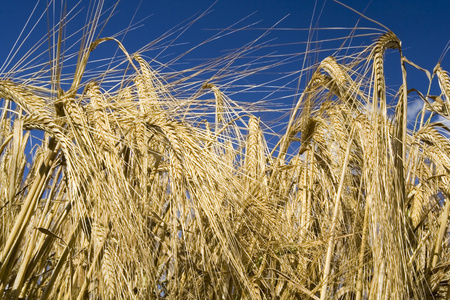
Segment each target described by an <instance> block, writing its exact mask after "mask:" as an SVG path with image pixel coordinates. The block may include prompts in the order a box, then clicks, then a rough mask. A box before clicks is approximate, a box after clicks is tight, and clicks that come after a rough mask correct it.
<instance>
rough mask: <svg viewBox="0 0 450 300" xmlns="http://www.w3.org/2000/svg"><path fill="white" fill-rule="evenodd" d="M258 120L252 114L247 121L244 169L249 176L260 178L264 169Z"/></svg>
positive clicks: (261, 136)
mask: <svg viewBox="0 0 450 300" xmlns="http://www.w3.org/2000/svg"><path fill="white" fill-rule="evenodd" d="M259 122H260V121H259V119H257V118H256V117H254V116H251V117H250V119H249V121H248V135H247V142H246V147H245V149H246V150H245V151H246V153H245V162H244V169H245V170H246V172H247V175H248V176H249V177H250V178H260V177H261V174H262V172H263V171H264V169H263V168H264V164H265V162H264V160H265V155H264V148H263V147H264V145H263V133H262V131H261V127H260V123H259Z"/></svg>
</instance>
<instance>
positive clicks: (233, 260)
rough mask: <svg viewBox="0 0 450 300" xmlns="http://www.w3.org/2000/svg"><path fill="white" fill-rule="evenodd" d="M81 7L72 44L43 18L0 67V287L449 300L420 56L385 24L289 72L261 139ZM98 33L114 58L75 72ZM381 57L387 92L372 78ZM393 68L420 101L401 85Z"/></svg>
mask: <svg viewBox="0 0 450 300" xmlns="http://www.w3.org/2000/svg"><path fill="white" fill-rule="evenodd" d="M100 12H101V7H100V6H99V7H97V10H96V13H95V14H93V15H92V16H91V19H89V20H88V22H87V23H86V26H85V28H84V30H83V33H82V34H83V37H82V38H81V39H80V40H79V41H78V44H77V45H78V46H77V47H78V48H79V49H80V50H79V51H78V50H77V51H76V52H75V54H70V53H69V52H67V53H66V52H65V50H64V48H63V47H62V46H61V45H62V44H63V42H64V39H65V37H64V34H63V32H64V27H65V26H66V21H67V20H66V19H65V18H63V19H61V20H60V22H59V23H58V24H57V25H56V27H55V28H53V29H51V30H52V34H54V35H55V36H56V37H57V39H55V40H56V41H55V43H54V45H53V46H52V47H50V48H49V49H48V51H49V52H50V53H53V56H52V57H53V58H52V60H51V61H50V62H49V63H44V64H41V65H38V64H37V63H35V67H36V68H37V69H38V70H37V71H36V70H35V69H33V68H31V67H30V71H29V72H32V73H30V75H29V76H16V75H17V74H18V73H20V72H21V74H22V73H23V72H26V71H27V68H26V67H24V68H22V69H20V70H19V71H20V72H19V71H17V70H12V71H8V72H3V73H2V74H0V98H1V99H2V100H1V102H0V103H1V119H0V168H1V172H0V187H1V193H0V222H1V230H0V298H2V299H358V300H359V299H449V298H450V282H449V280H450V245H449V242H448V216H449V213H450V201H449V200H450V189H449V187H450V175H449V171H450V141H449V139H448V136H449V131H450V129H449V128H448V127H446V125H445V122H432V116H440V117H441V118H442V119H447V120H448V119H449V112H450V104H449V103H450V102H449V101H450V77H449V75H448V73H447V72H446V71H445V70H443V69H442V68H441V66H440V64H439V63H437V65H436V67H435V68H434V69H433V70H425V69H423V68H421V67H420V66H418V65H416V64H415V63H414V62H412V61H410V60H409V59H408V58H406V57H405V56H404V55H403V53H402V44H401V41H400V40H399V39H398V38H397V36H396V35H395V34H394V33H393V32H390V31H388V30H386V31H385V32H384V33H381V34H377V37H376V38H375V40H374V42H373V43H369V44H368V45H366V46H364V47H361V48H358V49H357V51H356V52H355V53H353V54H348V55H336V56H329V57H326V58H325V59H322V60H321V61H320V62H319V63H317V64H312V65H311V66H308V69H309V70H311V72H310V78H309V80H308V82H307V83H306V85H305V87H304V89H303V90H302V91H301V93H300V95H299V97H297V103H296V105H295V106H294V107H293V108H292V109H291V110H290V111H289V117H288V118H286V119H283V121H282V122H284V123H283V124H281V125H280V124H277V126H278V128H284V129H283V130H282V131H280V133H279V134H278V135H274V134H273V132H274V131H276V130H275V129H273V130H270V128H269V129H268V128H267V126H263V125H264V124H263V122H262V121H261V117H260V114H259V113H260V112H264V111H265V110H266V109H267V108H265V107H264V106H262V107H261V108H259V111H258V109H253V110H252V111H250V110H249V109H248V105H247V104H245V103H240V102H239V101H233V97H232V96H231V95H227V93H226V92H225V91H224V89H223V88H222V87H221V85H220V84H218V83H217V82H215V81H214V80H210V81H204V80H200V79H195V77H192V78H194V80H193V81H189V82H190V83H186V82H188V81H187V79H186V78H184V77H183V78H181V79H180V77H173V76H172V74H165V73H164V72H159V71H157V69H156V68H155V67H153V66H152V65H151V63H150V62H149V61H148V60H146V59H145V58H144V57H145V56H144V55H143V53H139V52H138V53H128V52H127V47H126V45H125V44H122V42H121V41H120V40H119V39H116V38H115V37H97V34H96V33H97V30H98V28H99V27H101V26H102V22H101V17H102V15H101V13H100ZM100 44H108V45H112V47H114V48H115V49H116V50H117V51H118V52H120V63H118V64H117V65H115V64H107V65H106V67H105V68H103V69H100V71H98V69H95V68H93V69H90V65H89V61H90V56H91V54H93V53H95V52H96V51H100V50H97V49H96V48H97V47H99V45H100ZM78 48H77V49H78ZM386 51H389V52H390V53H392V56H393V57H395V59H396V60H397V65H398V68H399V69H400V73H399V74H401V79H400V80H401V82H402V84H401V86H400V88H398V87H397V88H395V89H394V88H393V87H389V86H387V85H386V81H385V74H384V73H385V71H384V60H385V53H386ZM98 55H100V56H101V53H100V54H99V53H97V56H98ZM47 56H48V55H47ZM65 59H74V60H76V64H75V65H74V66H72V67H71V68H69V69H70V70H71V71H70V72H66V73H65V72H63V71H62V68H63V62H64V60H65ZM225 59H226V58H225ZM205 68H208V65H200V66H199V67H198V69H195V70H191V71H192V73H193V74H194V75H195V74H196V73H201V70H202V69H205ZM407 70H415V71H420V72H422V73H423V74H425V75H426V76H425V78H428V81H427V82H426V83H427V84H428V85H429V86H430V87H431V85H438V86H439V88H440V95H431V94H429V93H430V89H428V91H419V90H416V89H415V88H411V87H409V86H408V81H407V78H408V77H407V74H408V72H407ZM238 75H239V74H236V76H238ZM192 78H188V79H192ZM230 80H232V79H230ZM190 84H191V85H190ZM183 89H186V90H187V92H184V93H182V92H180V91H182V90H183ZM186 94H189V95H187V96H186ZM392 97H393V98H394V99H395V102H394V103H395V104H394V105H393V106H392V104H391V103H392V102H389V100H388V98H389V99H390V98H392ZM412 97H416V98H417V97H420V99H421V101H422V102H423V109H422V110H421V111H420V112H419V113H418V115H417V116H414V117H415V119H416V121H415V123H414V124H413V126H411V124H409V123H408V103H409V102H410V101H411V98H412ZM280 122H281V121H280ZM269 135H271V136H272V139H273V138H275V139H276V142H275V143H273V142H271V143H269V142H268V141H267V138H268V137H269Z"/></svg>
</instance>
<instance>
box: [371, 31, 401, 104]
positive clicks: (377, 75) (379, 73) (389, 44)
mask: <svg viewBox="0 0 450 300" xmlns="http://www.w3.org/2000/svg"><path fill="white" fill-rule="evenodd" d="M387 49H401V42H400V40H399V39H398V38H397V36H396V35H395V34H394V33H393V32H388V33H385V34H383V35H382V36H381V37H379V38H378V40H377V42H376V43H375V46H374V47H373V50H372V53H371V57H372V59H373V76H374V87H373V89H374V95H373V108H374V109H376V108H377V107H378V101H380V105H381V106H384V105H385V102H386V83H385V79H384V62H383V60H384V53H385V52H386V50H387Z"/></svg>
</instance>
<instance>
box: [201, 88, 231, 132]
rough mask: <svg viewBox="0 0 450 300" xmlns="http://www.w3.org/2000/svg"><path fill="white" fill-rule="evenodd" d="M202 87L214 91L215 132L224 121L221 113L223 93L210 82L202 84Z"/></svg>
mask: <svg viewBox="0 0 450 300" xmlns="http://www.w3.org/2000/svg"><path fill="white" fill-rule="evenodd" d="M202 89H211V90H212V91H213V92H214V98H215V100H216V103H215V107H216V114H215V123H216V129H215V133H216V134H217V132H218V131H219V130H220V128H221V126H222V124H223V123H224V121H225V120H224V115H223V95H222V92H221V91H220V89H219V88H218V87H217V86H215V85H214V84H212V83H209V82H207V83H205V84H203V86H202Z"/></svg>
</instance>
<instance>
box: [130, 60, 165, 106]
mask: <svg viewBox="0 0 450 300" xmlns="http://www.w3.org/2000/svg"><path fill="white" fill-rule="evenodd" d="M134 59H135V60H136V61H137V62H138V64H139V71H140V73H138V74H136V78H135V79H134V81H135V84H136V86H137V90H138V96H139V105H140V109H141V111H142V113H143V114H147V113H150V112H156V111H158V112H159V111H161V107H160V103H159V101H163V100H165V99H159V96H158V91H157V90H156V89H159V88H163V84H162V83H161V82H159V81H158V79H157V77H156V74H155V72H154V71H153V70H152V69H151V68H150V65H149V64H148V63H147V62H146V61H145V60H144V59H142V57H140V56H139V55H135V56H134Z"/></svg>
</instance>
